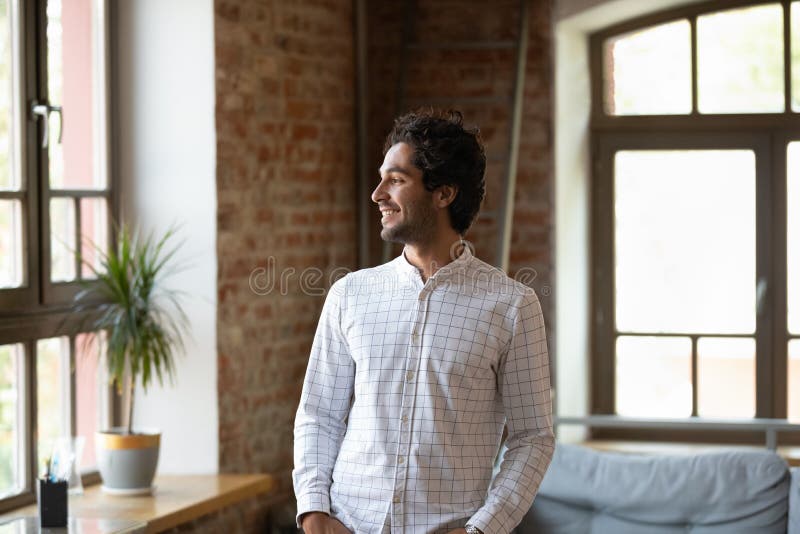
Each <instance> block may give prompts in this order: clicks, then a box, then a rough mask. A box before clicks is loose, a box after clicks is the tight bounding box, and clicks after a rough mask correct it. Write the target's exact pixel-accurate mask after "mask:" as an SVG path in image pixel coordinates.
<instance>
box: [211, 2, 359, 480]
mask: <svg viewBox="0 0 800 534" xmlns="http://www.w3.org/2000/svg"><path fill="white" fill-rule="evenodd" d="M214 10H215V47H216V95H217V104H216V123H217V125H216V126H217V197H218V211H217V223H218V236H217V251H218V264H219V265H218V266H219V275H218V276H219V280H218V299H219V300H218V340H219V341H218V343H219V347H218V349H219V356H218V370H219V376H218V382H217V384H218V390H219V463H220V471H222V472H248V471H270V472H276V473H279V474H280V475H281V477H282V482H283V483H284V489H286V490H287V491H290V490H289V488H290V486H289V484H288V482H289V471H290V469H291V466H292V426H293V422H294V414H295V410H296V408H297V402H298V400H299V397H300V389H301V387H302V378H303V375H304V372H305V367H306V364H307V361H308V353H309V350H310V347H311V340H312V337H313V333H314V329H315V327H316V320H317V317H318V315H319V310H320V309H321V306H322V303H323V297H322V296H318V295H317V296H312V295H308V294H305V293H304V292H303V291H302V289H301V283H300V279H299V277H300V274H301V273H302V272H303V270H304V269H307V268H318V269H321V271H322V279H320V280H313V279H312V280H306V285H307V286H308V287H309V288H310V289H312V290H315V289H321V288H322V287H323V286H324V285H325V284H327V279H328V274H329V273H330V272H331V270H332V269H333V268H334V267H338V266H344V267H349V268H354V267H355V261H356V251H357V250H356V244H355V238H354V236H355V235H356V220H355V179H354V176H355V170H354V161H355V158H354V144H355V137H354V135H355V134H354V121H353V117H354V97H353V79H354V70H353V69H354V49H353V39H354V37H353V35H354V33H353V20H352V17H353V12H352V5H351V2H350V0H327V1H312V0H303V1H292V2H286V1H279V0H274V1H270V0H217V1H216V2H215V6H214ZM270 257H272V258H274V263H273V262H272V261H271V260H269V258H270ZM270 266H274V268H273V269H272V270H273V271H274V272H276V273H277V275H278V276H279V275H280V273H284V275H285V276H286V275H289V274H291V277H289V278H284V280H285V283H284V284H283V287H281V284H280V279H278V281H277V282H276V284H275V287H274V288H273V289H272V291H271V292H268V294H258V293H256V292H254V291H253V290H252V289H251V287H250V285H249V280H250V277H251V274H252V273H253V272H254V270H255V269H258V268H261V269H267V268H270ZM292 270H294V271H293V272H292ZM267 280H268V279H267V275H266V274H265V273H264V271H263V270H262V271H261V276H260V277H257V278H256V279H255V281H256V282H258V283H259V284H260V285H259V287H260V288H261V290H262V291H260V293H267V290H266V285H268V284H267Z"/></svg>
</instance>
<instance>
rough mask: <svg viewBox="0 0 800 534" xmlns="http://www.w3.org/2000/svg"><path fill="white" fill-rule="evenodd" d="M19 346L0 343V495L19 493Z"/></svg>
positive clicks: (21, 357)
mask: <svg viewBox="0 0 800 534" xmlns="http://www.w3.org/2000/svg"><path fill="white" fill-rule="evenodd" d="M24 351H25V349H24V348H23V346H22V345H20V344H17V345H0V495H8V494H12V493H19V492H20V491H22V488H23V486H24V485H25V484H24V474H23V473H24V471H23V467H22V466H23V465H24V463H25V458H24V456H23V454H24V449H23V447H22V446H21V444H22V441H23V426H22V422H21V421H20V417H19V409H20V404H19V400H20V388H19V383H20V376H21V375H22V373H21V370H22V365H23V362H24V358H25V352H24Z"/></svg>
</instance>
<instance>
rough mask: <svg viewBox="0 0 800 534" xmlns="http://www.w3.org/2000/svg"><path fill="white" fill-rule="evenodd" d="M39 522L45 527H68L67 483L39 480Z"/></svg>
mask: <svg viewBox="0 0 800 534" xmlns="http://www.w3.org/2000/svg"><path fill="white" fill-rule="evenodd" d="M39 521H40V523H41V526H42V527H43V528H44V527H66V526H67V481H66V480H57V481H50V480H48V479H46V478H40V479H39Z"/></svg>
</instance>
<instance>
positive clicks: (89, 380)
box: [75, 334, 108, 471]
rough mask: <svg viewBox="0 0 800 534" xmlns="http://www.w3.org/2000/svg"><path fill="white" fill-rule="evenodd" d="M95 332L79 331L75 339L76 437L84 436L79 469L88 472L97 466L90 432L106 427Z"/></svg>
mask: <svg viewBox="0 0 800 534" xmlns="http://www.w3.org/2000/svg"><path fill="white" fill-rule="evenodd" d="M102 342H103V339H102V336H101V335H98V334H80V335H78V336H76V338H75V399H76V400H75V402H76V406H75V418H76V425H77V430H76V434H77V435H78V436H84V437H85V438H86V442H85V446H84V449H83V460H82V462H81V468H82V470H83V471H91V470H93V469H95V468H96V466H97V454H96V451H95V443H94V434H95V432H97V431H98V430H101V429H103V428H105V427H106V424H105V418H106V416H107V414H106V413H104V410H103V408H104V407H105V406H107V401H106V399H107V398H108V395H107V393H106V392H107V381H106V380H104V379H103V376H102V366H100V365H98V357H99V350H100V344H102Z"/></svg>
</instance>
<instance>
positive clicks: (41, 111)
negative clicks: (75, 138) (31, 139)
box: [31, 100, 64, 148]
mask: <svg viewBox="0 0 800 534" xmlns="http://www.w3.org/2000/svg"><path fill="white" fill-rule="evenodd" d="M51 113H58V143H59V144H61V136H62V134H63V133H64V115H63V114H62V113H61V106H51V105H50V104H47V103H41V102H38V101H36V100H34V101H33V102H31V120H33V121H35V120H37V119H39V118H42V119H44V121H43V124H44V128H43V130H42V148H47V145H48V143H49V141H50V114H51Z"/></svg>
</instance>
